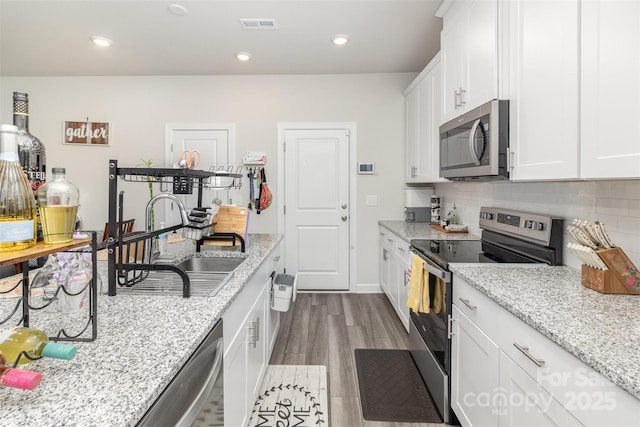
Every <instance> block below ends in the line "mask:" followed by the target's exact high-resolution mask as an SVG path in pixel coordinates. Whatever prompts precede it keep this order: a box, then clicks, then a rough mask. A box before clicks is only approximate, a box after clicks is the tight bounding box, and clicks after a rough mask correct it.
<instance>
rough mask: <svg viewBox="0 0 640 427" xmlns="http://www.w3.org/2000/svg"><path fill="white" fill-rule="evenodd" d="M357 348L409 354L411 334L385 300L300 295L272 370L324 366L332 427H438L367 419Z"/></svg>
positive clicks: (284, 321)
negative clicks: (406, 352)
mask: <svg viewBox="0 0 640 427" xmlns="http://www.w3.org/2000/svg"><path fill="white" fill-rule="evenodd" d="M356 348H391V349H393V348H396V349H406V348H408V334H407V331H406V330H405V329H404V327H403V326H402V323H400V320H399V319H398V317H397V315H396V313H395V311H394V310H393V307H392V306H391V304H390V303H389V301H388V300H387V297H386V296H385V295H384V294H298V295H297V299H296V302H295V304H294V305H292V308H291V309H289V311H288V312H287V313H283V314H282V317H281V325H280V332H279V333H278V337H277V339H276V344H275V348H274V350H273V354H272V356H271V361H270V363H271V364H272V365H325V366H326V367H327V376H328V384H329V387H328V388H329V396H328V397H329V406H330V412H331V423H330V426H331V427H341V426H344V427H358V426H363V427H411V426H415V427H418V426H420V427H435V426H443V425H444V424H418V423H388V422H378V421H366V420H364V419H363V418H362V409H361V407H360V398H359V391H358V379H357V374H356V367H355V358H354V352H353V351H354V349H356Z"/></svg>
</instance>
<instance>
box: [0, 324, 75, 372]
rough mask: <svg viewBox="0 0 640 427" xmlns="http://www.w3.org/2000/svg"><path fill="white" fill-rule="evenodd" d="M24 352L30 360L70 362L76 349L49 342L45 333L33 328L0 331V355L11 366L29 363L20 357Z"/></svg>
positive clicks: (67, 345) (26, 359) (25, 358)
mask: <svg viewBox="0 0 640 427" xmlns="http://www.w3.org/2000/svg"><path fill="white" fill-rule="evenodd" d="M23 351H24V352H26V353H27V354H28V355H29V357H30V358H31V359H39V358H40V357H51V358H54V359H63V360H71V359H73V358H74V357H75V355H76V352H77V351H78V349H77V348H76V346H74V345H69V344H60V343H56V342H49V337H48V336H47V334H46V333H44V332H43V331H41V330H39V329H34V328H21V327H18V328H14V329H9V330H6V331H0V353H2V355H3V356H4V358H5V359H6V360H7V361H8V362H9V363H11V364H14V363H16V362H17V363H18V365H26V364H27V363H29V362H31V360H29V359H28V358H27V357H24V356H21V355H22V352H23Z"/></svg>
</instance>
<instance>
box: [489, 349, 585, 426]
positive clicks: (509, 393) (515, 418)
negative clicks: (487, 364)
mask: <svg viewBox="0 0 640 427" xmlns="http://www.w3.org/2000/svg"><path fill="white" fill-rule="evenodd" d="M496 400H497V401H498V402H500V405H501V408H500V409H499V414H500V425H501V426H537V427H545V426H581V425H582V424H580V422H579V421H578V420H577V419H576V418H575V417H574V416H573V415H571V413H570V412H569V411H568V410H567V409H565V408H564V407H563V406H562V405H561V404H560V403H558V401H557V400H556V399H554V398H553V396H552V395H551V394H550V393H549V392H548V391H546V390H545V389H544V388H542V386H540V385H539V384H538V383H537V382H536V381H535V380H534V379H533V378H531V377H530V376H529V375H528V374H527V373H526V372H525V371H524V370H523V369H522V368H520V367H519V366H518V365H517V364H516V363H515V362H514V361H513V360H511V358H510V357H509V356H507V355H506V354H505V353H504V352H503V351H502V350H501V351H500V389H499V390H498V393H497V394H496Z"/></svg>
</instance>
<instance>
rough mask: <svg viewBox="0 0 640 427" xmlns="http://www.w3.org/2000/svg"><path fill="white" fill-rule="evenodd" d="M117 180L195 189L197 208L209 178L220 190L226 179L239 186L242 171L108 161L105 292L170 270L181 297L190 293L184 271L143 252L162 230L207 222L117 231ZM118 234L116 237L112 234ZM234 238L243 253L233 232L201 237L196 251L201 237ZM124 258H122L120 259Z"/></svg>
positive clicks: (185, 191)
mask: <svg viewBox="0 0 640 427" xmlns="http://www.w3.org/2000/svg"><path fill="white" fill-rule="evenodd" d="M118 179H122V180H124V181H128V182H141V183H146V184H148V183H149V182H151V183H154V184H156V183H157V184H160V186H161V191H163V192H168V191H171V193H172V194H193V191H197V207H201V206H202V190H203V189H205V188H209V187H208V186H209V185H210V183H211V181H212V179H214V180H216V183H215V187H214V186H211V188H215V189H220V182H219V181H220V180H228V184H227V187H232V186H235V187H239V182H240V181H241V179H242V174H239V173H238V174H235V173H229V172H227V171H224V172H223V171H213V170H212V171H204V170H193V169H186V168H147V167H142V168H140V167H134V168H121V167H118V161H117V160H109V218H108V221H109V222H108V232H109V236H110V237H109V239H108V240H107V243H106V247H107V255H108V269H109V270H108V276H109V277H108V293H109V295H110V296H115V295H116V294H117V287H118V285H119V286H134V285H135V284H136V283H139V282H141V281H142V280H144V279H145V278H146V277H147V276H148V274H149V272H150V271H157V270H165V271H166V270H169V271H173V272H175V273H176V274H178V275H179V276H180V277H181V278H182V281H183V297H185V298H188V297H189V296H190V282H189V277H188V276H187V275H186V274H185V272H184V271H182V270H180V269H179V268H177V267H176V266H174V265H172V264H161V263H152V262H151V259H147V257H146V254H147V253H150V252H151V251H150V249H149V248H150V245H151V242H152V239H153V238H154V237H156V236H158V235H160V234H162V233H167V232H169V231H173V230H177V229H181V228H184V227H190V228H195V229H204V228H208V227H210V224H208V225H206V226H204V227H196V226H192V225H188V226H187V225H183V224H180V225H174V226H170V227H166V228H163V229H161V230H154V231H149V232H137V233H129V234H127V235H123V233H122V232H121V230H118V231H117V230H116V225H117V224H118V223H120V224H121V223H122V221H123V219H124V218H123V203H124V192H120V193H118ZM113 236H117V237H115V238H114V237H113ZM230 238H237V239H239V240H240V242H241V250H242V252H244V248H245V244H244V240H243V238H242V237H241V236H238V235H235V236H233V237H229V236H227V235H224V236H222V235H221V236H218V237H216V236H215V233H214V235H213V236H204V237H201V238H200V239H199V240H197V245H196V250H197V251H198V252H199V251H200V247H201V243H202V241H203V240H218V239H219V240H228V239H230ZM131 253H134V254H140V253H142V254H143V257H142V260H137V256H135V255H134V258H135V259H136V260H137V261H135V262H130V261H129V258H130V254H131ZM123 259H124V260H123Z"/></svg>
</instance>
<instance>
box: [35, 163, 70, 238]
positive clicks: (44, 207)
mask: <svg viewBox="0 0 640 427" xmlns="http://www.w3.org/2000/svg"><path fill="white" fill-rule="evenodd" d="M65 174H66V169H65V168H52V169H51V175H52V179H50V180H49V181H47V183H46V184H45V185H43V186H42V187H40V189H39V190H38V193H37V194H38V204H39V205H40V219H41V221H42V234H43V237H44V242H45V243H48V244H51V243H67V242H70V241H72V240H73V231H74V229H75V224H76V214H77V213H78V200H79V198H80V192H79V191H78V187H76V186H75V185H73V184H72V183H70V182H69V181H67V179H66V177H65Z"/></svg>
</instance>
